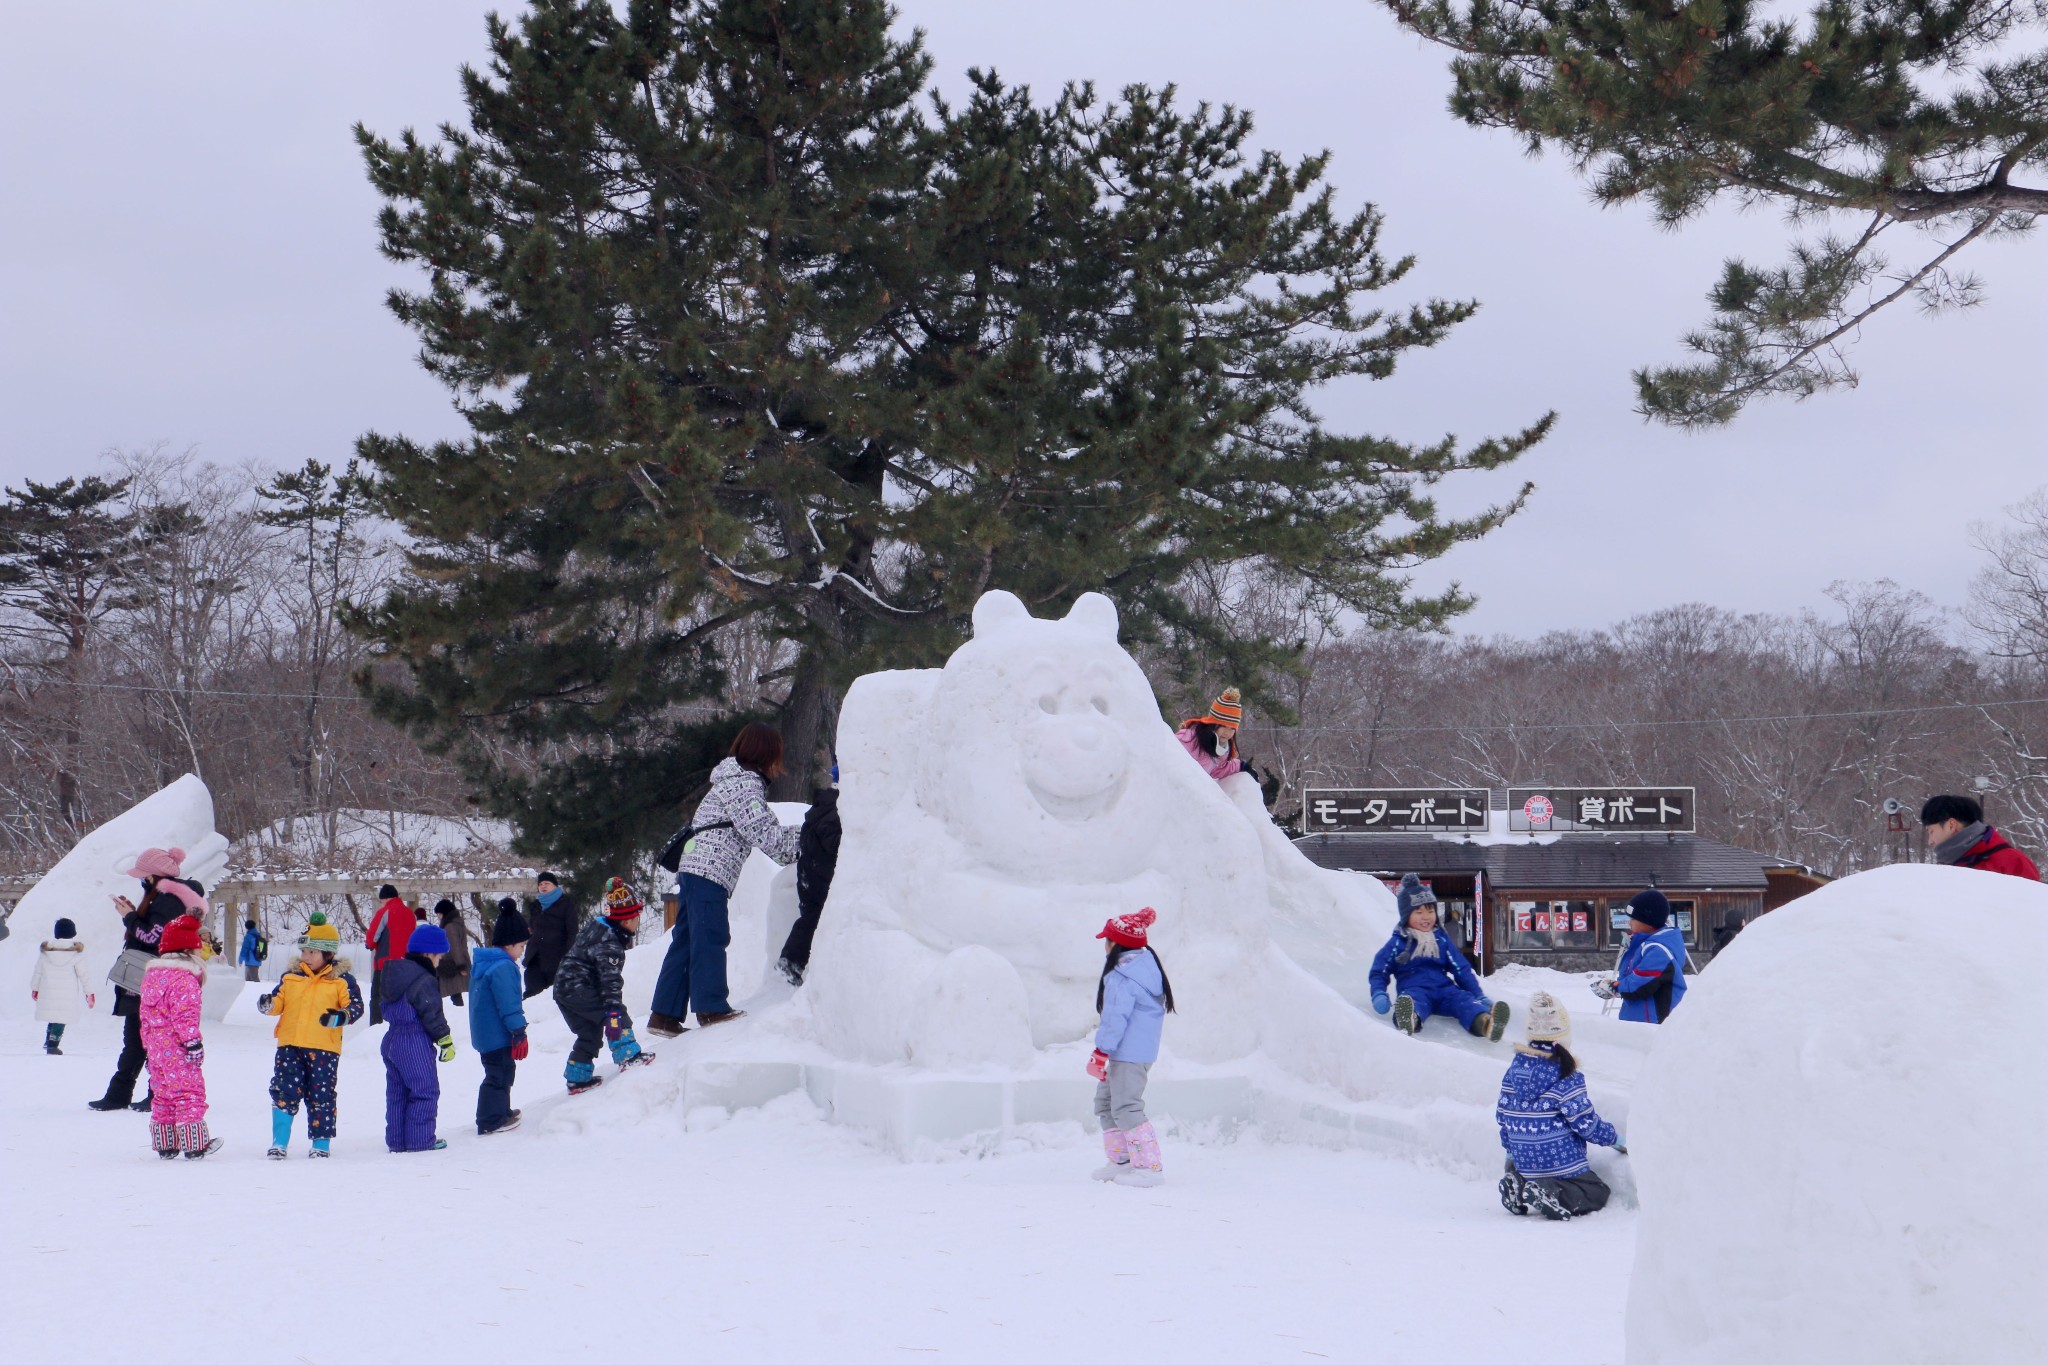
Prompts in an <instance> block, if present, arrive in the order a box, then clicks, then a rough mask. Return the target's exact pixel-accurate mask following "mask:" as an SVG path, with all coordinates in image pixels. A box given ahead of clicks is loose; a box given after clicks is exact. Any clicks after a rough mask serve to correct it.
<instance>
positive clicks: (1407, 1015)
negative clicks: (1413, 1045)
mask: <svg viewBox="0 0 2048 1365" xmlns="http://www.w3.org/2000/svg"><path fill="white" fill-rule="evenodd" d="M1394 1027H1395V1028H1397V1029H1399V1030H1400V1031H1401V1032H1403V1033H1405V1034H1407V1035H1408V1036H1409V1037H1411V1038H1412V1037H1414V1036H1415V1031H1416V1030H1417V1029H1419V1028H1421V1027H1422V1025H1421V1023H1420V1022H1419V1021H1418V1020H1417V1019H1416V1018H1415V1000H1414V998H1413V997H1412V996H1406V995H1397V996H1395V997H1394Z"/></svg>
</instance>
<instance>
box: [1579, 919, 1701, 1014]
mask: <svg viewBox="0 0 2048 1365" xmlns="http://www.w3.org/2000/svg"><path fill="white" fill-rule="evenodd" d="M1628 935H1629V937H1628V947H1627V948H1626V949H1625V950H1624V951H1623V952H1622V955H1621V963H1620V965H1619V966H1618V967H1616V968H1615V974H1614V977H1615V979H1614V980H1612V981H1608V982H1603V983H1602V984H1601V986H1600V987H1599V988H1597V990H1598V993H1599V994H1600V995H1602V996H1605V997H1607V998H1609V999H1612V998H1613V997H1615V996H1620V997H1621V1017H1622V1018H1623V1019H1624V1020H1627V1021H1628V1022H1630V1023H1635V1024H1661V1023H1663V1022H1664V1021H1665V1020H1666V1019H1669V1018H1670V1017H1671V1011H1673V1010H1675V1009H1677V1008H1678V1002H1679V1001H1681V1000H1683V999H1685V935H1684V934H1683V933H1681V932H1680V931H1679V928H1678V926H1677V925H1675V924H1673V923H1671V902H1670V901H1668V900H1666V899H1664V893H1663V892H1662V891H1659V890H1658V889H1657V888H1656V887H1654V886H1653V887H1651V888H1650V889H1649V890H1647V891H1641V892H1638V893H1637V894H1636V897H1635V899H1634V900H1632V901H1630V902H1629V903H1628Z"/></svg>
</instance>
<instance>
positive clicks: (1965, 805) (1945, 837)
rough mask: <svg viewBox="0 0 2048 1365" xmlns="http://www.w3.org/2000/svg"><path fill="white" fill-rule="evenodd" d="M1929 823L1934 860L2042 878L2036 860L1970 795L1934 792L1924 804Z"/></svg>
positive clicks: (1922, 820)
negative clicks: (2016, 845)
mask: <svg viewBox="0 0 2048 1365" xmlns="http://www.w3.org/2000/svg"><path fill="white" fill-rule="evenodd" d="M1920 823H1921V824H1923V825H1925V826H1927V847H1928V848H1930V849H1932V850H1933V852H1934V861H1936V862H1938V863H1945V864H1947V865H1948V866H1950V867H1981V868H1983V869H1984V870H1985V871H1986V872H2003V873H2005V874H2006V875H2007V876H2008V877H2025V878H2026V879H2027V880H2028V881H2034V882H2038V881H2040V880H2041V870H2040V869H2039V868H2037V867H2035V866H2034V860H2033V859H2032V858H2029V857H2028V856H2027V855H2026V854H2024V853H2022V852H2020V851H2019V850H2018V849H2016V848H2014V847H2013V846H2012V845H2011V844H2010V843H2008V842H2007V841H2006V837H2005V836H2004V835H2003V834H2000V833H1999V832H1998V831H1997V830H1995V829H1993V828H1991V826H1989V825H1987V824H1985V823H1984V807H1982V806H1980V805H1978V804H1977V802H1976V800H1975V799H1974V798H1972V797H1968V796H1934V797H1929V798H1928V801H1927V804H1926V805H1924V806H1922V807H1921V808H1920Z"/></svg>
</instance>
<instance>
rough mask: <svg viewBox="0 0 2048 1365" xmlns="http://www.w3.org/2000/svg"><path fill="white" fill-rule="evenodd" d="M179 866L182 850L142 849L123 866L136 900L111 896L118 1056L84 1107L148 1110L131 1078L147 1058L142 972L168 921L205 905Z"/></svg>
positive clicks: (112, 978) (106, 1110)
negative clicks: (116, 933) (115, 919)
mask: <svg viewBox="0 0 2048 1365" xmlns="http://www.w3.org/2000/svg"><path fill="white" fill-rule="evenodd" d="M184 865H185V850H184V849H182V848H152V849H145V850H144V851H143V853H142V856H141V857H139V858H137V859H136V860H135V865H134V866H133V867H131V868H129V869H128V875H129V876H131V877H135V878H137V879H139V880H140V881H141V882H142V903H141V904H140V905H137V904H136V903H135V902H134V901H131V900H129V899H128V898H127V897H126V896H116V897H114V908H115V909H117V910H119V911H120V912H121V956H120V958H119V959H118V960H117V961H116V962H115V963H114V970H113V971H112V972H111V973H109V974H108V978H107V979H108V980H110V981H112V982H113V983H114V1013H115V1015H116V1016H118V1017H119V1018H120V1020H121V1057H120V1060H119V1061H117V1062H115V1063H114V1074H113V1076H112V1077H111V1078H110V1079H109V1080H108V1081H107V1093H106V1094H104V1095H102V1096H100V1098H98V1099H96V1100H90V1101H88V1102H87V1104H86V1107H87V1108H89V1109H97V1110H99V1111H101V1112H102V1113H110V1112H112V1111H113V1110H116V1109H137V1110H146V1109H148V1108H149V1105H150V1101H149V1098H148V1097H147V1096H144V1097H143V1099H142V1100H141V1101H139V1102H137V1101H136V1099H135V1080H136V1078H137V1077H138V1076H140V1075H141V1074H142V1064H143V1062H144V1061H146V1060H147V1058H148V1054H147V1053H146V1052H145V1051H144V1050H143V1046H142V973H143V971H144V969H146V968H147V967H148V966H149V959H151V958H153V957H155V956H156V955H157V944H158V942H159V941H160V940H161V939H162V937H163V932H164V930H165V929H166V928H168V927H169V926H170V923H171V921H173V920H175V919H177V918H178V917H180V916H181V915H183V914H185V913H186V911H187V910H196V909H197V908H198V907H200V906H203V905H204V904H205V903H206V900H205V894H204V893H203V892H202V891H201V890H200V889H199V886H198V883H196V882H186V881H183V880H181V879H180V877H179V874H180V873H181V872H182V871H183V870H184Z"/></svg>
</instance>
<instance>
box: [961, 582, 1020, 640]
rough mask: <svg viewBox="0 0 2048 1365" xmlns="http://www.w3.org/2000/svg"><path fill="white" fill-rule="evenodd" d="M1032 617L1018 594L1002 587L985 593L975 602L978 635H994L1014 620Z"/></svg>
mask: <svg viewBox="0 0 2048 1365" xmlns="http://www.w3.org/2000/svg"><path fill="white" fill-rule="evenodd" d="M1030 619H1031V613H1030V612H1029V611H1027V610H1026V609H1025V607H1024V604H1023V602H1021V601H1019V600H1018V597H1017V594H1016V593H1013V592H1004V591H1003V590H1002V589H1001V588H997V589H995V590H994V591H992V592H985V593H983V594H982V595H981V600H980V601H979V602H976V603H975V604H974V633H975V634H976V635H977V636H980V635H992V634H994V633H995V632H996V631H997V630H998V629H999V628H1001V627H1003V626H1006V625H1008V624H1009V623H1010V622H1012V621H1029V620H1030Z"/></svg>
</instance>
